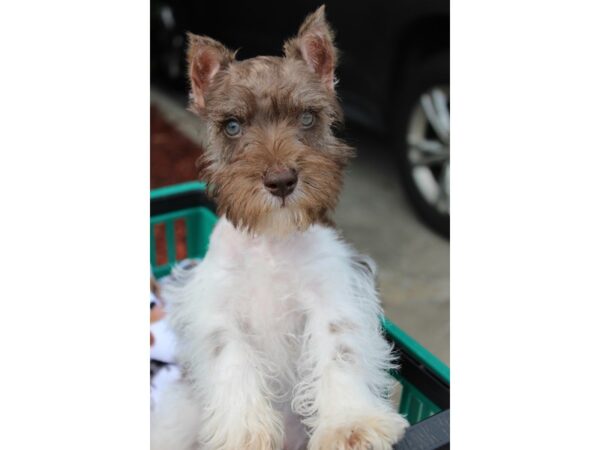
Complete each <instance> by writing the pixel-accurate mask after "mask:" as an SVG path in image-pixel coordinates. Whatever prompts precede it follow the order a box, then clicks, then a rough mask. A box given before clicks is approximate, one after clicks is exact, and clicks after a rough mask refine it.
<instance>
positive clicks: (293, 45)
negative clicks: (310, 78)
mask: <svg viewBox="0 0 600 450" xmlns="http://www.w3.org/2000/svg"><path fill="white" fill-rule="evenodd" d="M283 50H284V52H285V56H286V57H288V58H298V59H302V60H304V61H305V62H306V63H307V64H308V66H309V67H310V68H311V69H312V70H313V72H315V73H316V74H317V75H318V76H319V77H320V78H321V80H322V81H323V83H325V85H326V86H327V88H328V89H330V90H331V91H333V90H334V84H335V75H334V70H335V65H336V62H337V50H336V48H335V46H334V44H333V31H331V27H330V26H329V24H328V23H327V20H325V5H322V6H321V7H320V8H319V9H317V10H316V11H315V12H314V13H312V14H310V15H309V16H308V17H307V18H306V19H305V20H304V23H303V24H302V25H301V26H300V30H299V31H298V35H297V36H296V37H295V38H293V39H290V40H289V41H287V42H286V43H285V45H284V47H283Z"/></svg>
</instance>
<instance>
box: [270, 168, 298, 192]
mask: <svg viewBox="0 0 600 450" xmlns="http://www.w3.org/2000/svg"><path fill="white" fill-rule="evenodd" d="M263 182H264V184H265V187H266V188H267V190H268V191H269V192H270V193H271V194H273V195H276V196H277V197H281V198H285V197H287V196H288V195H290V194H291V193H292V192H294V189H295V188H296V184H297V183H298V174H297V173H296V171H295V170H294V169H288V168H275V169H270V170H268V171H267V173H266V174H265V178H264V180H263Z"/></svg>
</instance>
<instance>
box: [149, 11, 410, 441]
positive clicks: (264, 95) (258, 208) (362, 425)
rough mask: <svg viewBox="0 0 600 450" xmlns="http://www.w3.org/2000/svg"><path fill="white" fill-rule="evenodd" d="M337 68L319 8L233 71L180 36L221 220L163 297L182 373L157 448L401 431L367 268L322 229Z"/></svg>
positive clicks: (331, 170)
mask: <svg viewBox="0 0 600 450" xmlns="http://www.w3.org/2000/svg"><path fill="white" fill-rule="evenodd" d="M336 56H337V55H336V48H335V46H334V44H333V35H332V31H331V29H330V27H329V25H328V23H327V22H326V20H325V15H324V8H323V7H321V8H319V9H318V10H317V11H316V12H315V13H313V14H311V15H310V16H308V17H307V19H306V20H305V21H304V23H303V24H302V26H301V28H300V30H299V33H298V35H297V36H296V37H295V38H293V39H291V40H289V41H288V42H286V43H285V45H284V56H283V57H266V56H260V57H256V58H252V59H248V60H244V61H237V60H236V59H235V52H232V51H230V50H228V49H227V48H225V47H224V46H223V45H222V44H220V43H218V42H216V41H214V40H213V39H210V38H208V37H204V36H195V35H192V34H190V35H189V49H188V63H189V78H190V83H191V94H190V97H191V100H190V103H191V108H192V109H193V110H194V111H195V112H196V113H197V114H198V115H199V116H200V117H201V119H202V120H201V127H203V128H202V131H203V139H204V140H205V152H204V154H203V156H202V164H201V168H200V171H201V176H202V177H203V178H204V179H205V180H206V181H207V182H208V185H209V188H210V189H211V193H212V195H214V198H215V200H216V203H217V205H218V212H219V215H220V219H219V221H218V223H217V225H216V227H215V229H214V231H213V233H212V236H211V239H210V245H209V249H208V252H207V253H206V256H205V258H204V260H203V261H202V262H201V263H200V264H199V265H198V266H196V267H195V268H193V269H191V270H188V271H180V273H178V274H176V277H178V278H179V283H178V286H176V287H173V288H172V291H171V293H170V294H171V295H169V299H170V304H169V310H168V316H169V317H170V322H171V324H172V326H173V328H174V330H175V332H176V334H177V336H178V339H179V342H178V343H179V348H178V352H179V355H178V356H179V362H180V364H181V367H182V372H183V375H182V379H181V381H179V382H178V383H177V384H175V385H173V387H172V389H171V391H170V392H169V393H168V395H167V394H165V397H163V402H162V403H161V404H160V405H158V407H157V409H156V410H155V411H153V417H152V448H153V449H156V450H158V449H160V450H191V449H194V450H196V449H201V450H217V449H219V450H240V449H245V450H281V449H285V450H297V449H304V448H308V449H309V450H350V449H355V450H367V449H371V450H389V449H391V448H392V445H393V443H394V442H396V441H397V440H398V439H400V438H401V437H402V436H403V434H404V431H405V429H406V428H407V426H408V422H407V421H406V419H405V418H404V417H402V416H401V415H399V414H398V413H397V412H396V411H395V410H394V408H393V406H392V405H391V402H390V400H389V395H390V393H391V390H392V383H393V382H392V381H391V378H390V376H389V375H388V372H387V371H388V370H389V369H390V368H391V367H392V356H391V349H390V345H389V344H388V343H387V342H386V340H385V339H384V337H383V335H382V330H381V324H380V318H381V314H382V311H381V307H380V303H379V300H378V296H377V292H376V289H375V286H374V265H373V263H372V261H371V260H370V259H368V258H365V257H363V256H360V255H358V254H357V253H356V252H355V250H354V249H353V248H352V247H350V246H349V245H348V244H346V243H345V242H344V241H342V239H341V237H340V235H339V234H338V232H337V231H336V230H335V228H334V226H333V223H332V221H331V219H330V213H331V212H332V210H333V208H334V207H335V205H336V202H337V199H338V195H339V193H340V190H341V187H342V175H343V170H344V167H345V165H346V163H347V161H348V158H349V157H350V156H351V155H352V151H351V149H350V148H349V147H348V146H346V145H345V144H344V143H343V142H341V141H340V140H339V139H337V138H336V137H335V136H334V133H333V131H332V128H333V127H334V125H335V124H336V123H338V122H339V121H341V109H340V105H339V104H338V101H337V100H336V94H335V76H334V69H335V65H336ZM184 272H185V273H184Z"/></svg>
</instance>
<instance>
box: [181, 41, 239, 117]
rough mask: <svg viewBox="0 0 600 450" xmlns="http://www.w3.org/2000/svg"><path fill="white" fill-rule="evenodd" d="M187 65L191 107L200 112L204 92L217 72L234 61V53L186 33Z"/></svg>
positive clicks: (221, 45)
mask: <svg viewBox="0 0 600 450" xmlns="http://www.w3.org/2000/svg"><path fill="white" fill-rule="evenodd" d="M187 36H188V48H187V63H188V76H189V79H190V85H191V87H192V92H191V97H192V99H191V102H192V107H193V108H195V109H197V110H200V109H203V108H204V106H205V95H206V90H207V89H208V87H209V86H210V83H211V82H212V81H213V79H214V77H215V75H216V74H217V73H218V72H219V70H222V69H224V68H225V67H227V66H228V65H229V64H231V62H232V61H233V60H234V59H235V53H234V52H232V51H231V50H229V49H228V48H226V47H225V46H224V45H223V44H221V43H220V42H217V41H215V40H214V39H211V38H209V37H206V36H197V35H195V34H192V33H188V34H187Z"/></svg>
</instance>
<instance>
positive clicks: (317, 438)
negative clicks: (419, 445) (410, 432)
mask: <svg viewBox="0 0 600 450" xmlns="http://www.w3.org/2000/svg"><path fill="white" fill-rule="evenodd" d="M408 425H409V424H408V421H407V420H406V419H405V418H404V417H402V416H401V415H400V414H395V413H388V414H374V415H367V416H364V417H360V418H358V419H354V420H353V421H351V422H350V423H348V424H347V425H343V426H340V425H336V426H331V425H319V426H318V427H317V428H316V429H315V432H314V433H313V435H312V437H311V439H310V442H309V446H308V450H390V449H391V448H392V445H393V444H394V443H396V442H398V441H399V440H400V439H402V437H403V436H404V433H405V432H406V429H407V428H408Z"/></svg>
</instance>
